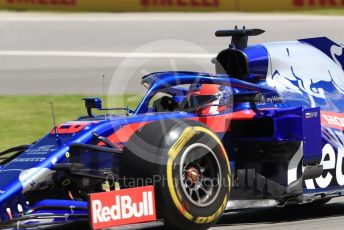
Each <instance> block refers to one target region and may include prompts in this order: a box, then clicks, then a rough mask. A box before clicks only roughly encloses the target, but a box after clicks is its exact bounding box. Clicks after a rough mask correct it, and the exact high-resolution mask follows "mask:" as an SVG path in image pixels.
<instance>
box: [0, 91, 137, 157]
mask: <svg viewBox="0 0 344 230" xmlns="http://www.w3.org/2000/svg"><path fill="white" fill-rule="evenodd" d="M82 98H84V96H81V95H76V96H0V140H1V142H0V151H3V150H5V149H7V148H10V147H13V146H16V145H22V144H30V143H32V142H33V141H35V140H37V139H38V138H40V137H42V136H43V135H45V134H47V133H48V132H49V131H51V129H52V128H53V121H52V116H51V109H50V104H49V101H54V107H55V114H56V122H57V123H58V124H60V123H63V122H65V121H69V120H75V119H77V118H78V117H79V116H83V115H86V110H85V108H84V103H83V101H81V99H82ZM123 99H124V100H123ZM110 100H111V103H109V106H114V105H115V104H116V105H118V104H122V105H119V106H123V104H128V105H129V106H132V107H131V108H133V106H134V105H135V104H136V103H137V101H138V100H139V97H136V96H126V97H121V96H113V97H111V99H110ZM117 102H121V103H117ZM105 104H106V103H105Z"/></svg>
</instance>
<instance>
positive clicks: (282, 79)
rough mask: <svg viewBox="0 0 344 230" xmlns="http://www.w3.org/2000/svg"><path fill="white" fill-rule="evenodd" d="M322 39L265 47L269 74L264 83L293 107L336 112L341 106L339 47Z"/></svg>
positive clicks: (342, 75)
mask: <svg viewBox="0 0 344 230" xmlns="http://www.w3.org/2000/svg"><path fill="white" fill-rule="evenodd" d="M324 39H325V38H317V39H312V40H303V41H295V42H289V43H284V44H285V45H284V47H281V44H279V43H275V44H270V45H266V46H265V48H266V49H267V51H268V52H269V55H270V61H269V71H271V72H270V74H268V76H267V83H268V85H270V86H271V87H274V88H276V90H277V91H278V92H279V93H280V94H281V96H282V97H283V98H287V99H288V100H289V101H291V102H292V103H293V104H296V103H298V105H299V106H312V107H317V106H321V107H322V108H323V109H328V110H332V111H338V110H341V109H343V108H341V107H344V106H343V105H342V103H340V101H341V100H343V98H344V72H343V67H342V63H344V62H343V59H344V55H343V48H342V47H340V46H338V45H336V44H335V43H333V42H332V44H330V43H329V42H331V41H330V40H326V41H324ZM307 42H309V43H307ZM317 45H321V47H316V46H317ZM310 57H311V58H310ZM295 93H296V94H297V95H302V96H301V97H298V96H295ZM287 103H288V102H287Z"/></svg>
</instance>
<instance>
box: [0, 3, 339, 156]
mask: <svg viewBox="0 0 344 230" xmlns="http://www.w3.org/2000/svg"><path fill="white" fill-rule="evenodd" d="M0 9H1V10H0V140H1V142H0V151H1V150H4V149H6V148H8V147H10V146H13V145H18V144H26V143H31V142H33V141H35V140H37V138H39V137H41V136H42V135H44V134H45V133H47V132H49V130H50V129H51V128H52V121H51V115H50V108H49V105H48V104H47V102H48V101H51V100H52V101H54V102H55V106H56V116H57V120H58V122H59V123H61V122H64V121H66V120H70V119H76V118H77V117H78V116H79V115H83V114H84V113H85V111H84V108H83V103H82V101H81V100H80V99H81V98H83V97H84V96H98V95H100V96H104V95H105V96H104V97H105V99H106V100H105V102H108V103H111V105H112V106H114V104H117V103H119V104H121V105H119V106H126V105H129V106H131V107H135V104H136V103H137V101H138V100H140V95H141V94H143V93H144V88H143V87H141V85H140V78H141V77H142V76H143V75H145V74H148V73H151V72H155V71H165V70H188V71H199V72H214V66H213V64H212V63H211V58H212V57H215V56H216V53H217V52H219V51H220V50H222V49H225V48H226V47H227V46H228V44H229V43H230V40H229V38H216V37H215V36H214V32H215V31H216V30H218V29H232V28H234V26H236V25H238V26H239V27H242V26H246V27H247V28H261V29H264V30H266V33H265V34H263V35H261V36H258V37H253V38H251V39H250V43H261V42H275V41H282V40H296V39H300V38H307V37H318V36H328V37H330V38H331V39H333V40H335V41H337V42H338V43H341V42H344V37H343V33H342V29H343V28H344V27H343V26H344V17H343V16H342V15H344V10H343V9H344V1H342V0H278V1H276V0H264V1H262V0H125V1H124V0H97V1H94V0H0ZM123 95H125V97H124V96H123ZM136 95H138V96H136ZM128 98H129V99H128ZM124 99H125V100H124Z"/></svg>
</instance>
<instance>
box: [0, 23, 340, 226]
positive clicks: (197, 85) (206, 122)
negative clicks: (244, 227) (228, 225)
mask: <svg viewBox="0 0 344 230" xmlns="http://www.w3.org/2000/svg"><path fill="white" fill-rule="evenodd" d="M263 32H264V31H262V30H259V29H253V30H249V29H242V30H241V29H235V30H225V31H218V32H216V36H218V37H232V43H231V45H230V47H229V48H228V49H225V50H223V51H221V52H220V53H219V54H218V56H217V57H216V58H215V59H214V60H213V62H214V64H215V67H216V73H213V74H210V73H195V72H186V71H185V72H182V71H180V72H158V73H152V74H149V75H147V76H144V77H143V78H142V82H141V83H142V85H143V86H144V87H146V88H147V92H146V94H145V96H144V97H143V99H142V100H141V102H140V103H139V105H138V106H137V108H136V109H135V110H131V109H128V108H125V109H121V108H119V109H104V108H102V102H101V100H100V99H99V98H86V99H84V100H85V106H86V109H87V115H86V116H83V117H80V118H79V119H78V120H75V121H70V122H66V123H64V124H62V125H57V126H56V127H55V128H54V129H53V130H52V131H51V132H50V133H48V134H47V135H46V136H44V137H42V138H41V139H40V140H38V141H37V142H35V143H33V144H31V145H23V146H18V147H14V148H11V149H9V150H6V151H4V152H2V153H1V154H0V155H1V157H2V161H1V163H0V218H1V219H0V226H1V229H37V228H39V229H58V228H64V227H70V226H79V225H81V226H84V227H89V226H91V228H94V229H100V228H105V227H114V226H121V225H126V224H127V226H126V227H128V228H136V227H138V225H135V224H138V223H139V224H140V226H139V227H141V228H142V227H153V226H160V225H165V226H167V227H170V228H173V229H207V228H209V227H211V226H213V225H214V224H216V222H217V221H218V220H219V219H220V218H221V216H222V214H223V213H224V212H225V211H230V210H234V209H243V208H257V207H258V208H259V207H283V206H287V205H301V204H307V203H314V204H321V203H326V202H328V201H329V200H330V199H332V198H335V197H339V196H342V195H344V187H343V186H344V171H343V158H344V134H343V130H344V113H343V112H344V103H343V101H344V100H343V99H344V98H343V97H344V74H343V66H344V55H343V47H342V46H341V45H339V44H337V43H335V42H333V41H331V40H329V39H328V38H325V37H321V38H311V39H302V40H298V41H291V42H277V43H269V44H259V45H252V46H247V43H248V38H249V37H250V36H257V35H260V34H262V33H263ZM93 110H99V111H104V113H105V114H104V115H94V114H93ZM112 110H116V111H118V110H123V111H125V114H124V115H112V114H111V111H112ZM145 188H147V190H145ZM135 189H136V190H135ZM111 197H113V200H112V198H111ZM112 202H113V203H112ZM129 224H130V225H129Z"/></svg>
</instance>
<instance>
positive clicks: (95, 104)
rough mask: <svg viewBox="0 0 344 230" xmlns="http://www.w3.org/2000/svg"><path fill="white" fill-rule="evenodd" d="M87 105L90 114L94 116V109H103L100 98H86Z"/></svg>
mask: <svg viewBox="0 0 344 230" xmlns="http://www.w3.org/2000/svg"><path fill="white" fill-rule="evenodd" d="M83 100H84V101H85V107H86V109H87V113H88V116H90V117H94V115H93V114H92V109H99V110H101V109H102V100H101V99H100V98H97V97H95V98H84V99H83Z"/></svg>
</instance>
